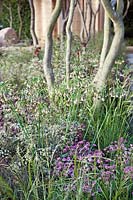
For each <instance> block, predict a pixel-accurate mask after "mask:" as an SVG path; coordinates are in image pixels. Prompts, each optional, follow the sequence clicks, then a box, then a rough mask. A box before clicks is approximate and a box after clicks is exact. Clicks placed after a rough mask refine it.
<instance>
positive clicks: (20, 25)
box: [18, 0, 23, 39]
mask: <svg viewBox="0 0 133 200" xmlns="http://www.w3.org/2000/svg"><path fill="white" fill-rule="evenodd" d="M18 18H19V23H20V24H19V33H18V37H19V39H20V38H21V34H22V27H23V21H22V17H21V3H20V0H18Z"/></svg>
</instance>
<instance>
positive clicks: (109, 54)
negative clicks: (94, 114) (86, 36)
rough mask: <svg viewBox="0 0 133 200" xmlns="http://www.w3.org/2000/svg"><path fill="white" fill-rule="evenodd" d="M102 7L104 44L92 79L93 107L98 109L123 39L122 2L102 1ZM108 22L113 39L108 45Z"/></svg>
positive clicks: (121, 0) (116, 0)
mask: <svg viewBox="0 0 133 200" xmlns="http://www.w3.org/2000/svg"><path fill="white" fill-rule="evenodd" d="M102 5H103V7H104V10H105V22H104V42H103V48H102V52H101V58H100V66H99V69H98V71H97V74H96V76H95V78H94V81H93V83H94V88H95V97H94V106H95V107H96V108H99V107H100V105H101V96H100V94H101V92H102V90H103V88H104V86H105V83H106V80H107V77H108V75H109V73H110V71H111V69H112V67H113V64H114V61H115V59H116V57H117V55H118V53H119V50H120V48H121V45H122V42H123V39H124V24H123V9H124V2H123V0H114V1H113V0H112V1H111V2H110V1H109V0H102ZM110 21H112V23H113V27H114V37H113V40H112V43H111V44H110Z"/></svg>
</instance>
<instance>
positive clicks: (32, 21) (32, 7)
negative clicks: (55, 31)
mask: <svg viewBox="0 0 133 200" xmlns="http://www.w3.org/2000/svg"><path fill="white" fill-rule="evenodd" d="M29 5H30V10H31V21H30V33H31V36H32V40H33V45H34V46H37V45H38V39H37V36H36V33H35V9H34V4H33V0H29Z"/></svg>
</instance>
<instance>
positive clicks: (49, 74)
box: [43, 0, 62, 96]
mask: <svg viewBox="0 0 133 200" xmlns="http://www.w3.org/2000/svg"><path fill="white" fill-rule="evenodd" d="M61 2H62V0H57V1H56V5H55V8H54V10H53V12H52V15H51V19H50V21H49V24H48V27H47V31H46V34H45V50H44V58H43V69H44V74H45V78H46V81H47V85H48V91H49V95H50V96H51V95H52V94H53V90H54V72H53V67H52V64H51V60H52V49H53V37H52V33H53V29H54V26H55V24H56V21H57V19H58V17H59V15H60V12H61Z"/></svg>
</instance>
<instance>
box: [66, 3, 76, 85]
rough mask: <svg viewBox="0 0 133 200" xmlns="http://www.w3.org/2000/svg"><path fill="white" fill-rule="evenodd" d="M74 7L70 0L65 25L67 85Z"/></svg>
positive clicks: (67, 80)
mask: <svg viewBox="0 0 133 200" xmlns="http://www.w3.org/2000/svg"><path fill="white" fill-rule="evenodd" d="M74 9H75V0H71V2H70V10H69V15H68V21H67V25H66V36H67V41H66V82H67V86H68V87H69V80H70V58H71V44H72V31H71V27H72V20H73V16H74Z"/></svg>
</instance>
